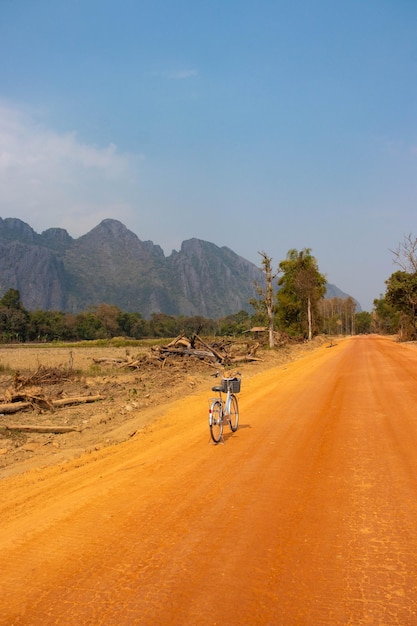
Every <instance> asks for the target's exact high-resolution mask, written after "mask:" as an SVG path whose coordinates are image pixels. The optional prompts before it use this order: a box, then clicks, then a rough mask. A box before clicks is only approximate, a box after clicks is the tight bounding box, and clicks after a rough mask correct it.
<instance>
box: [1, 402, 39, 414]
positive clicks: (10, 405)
mask: <svg viewBox="0 0 417 626" xmlns="http://www.w3.org/2000/svg"><path fill="white" fill-rule="evenodd" d="M32 406H33V405H32V404H31V403H30V402H7V403H6V404H0V413H4V414H6V413H7V414H9V413H18V412H19V411H25V410H26V409H30V408H31V407H32Z"/></svg>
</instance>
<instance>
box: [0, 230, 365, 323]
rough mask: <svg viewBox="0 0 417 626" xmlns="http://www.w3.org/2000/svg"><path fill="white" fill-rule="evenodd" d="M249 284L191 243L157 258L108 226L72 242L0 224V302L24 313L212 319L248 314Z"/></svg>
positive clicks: (241, 269)
mask: <svg viewBox="0 0 417 626" xmlns="http://www.w3.org/2000/svg"><path fill="white" fill-rule="evenodd" d="M255 281H256V282H259V283H262V282H263V281H264V276H263V273H262V271H261V270H260V269H259V268H258V267H257V266H256V265H254V264H253V263H251V262H250V261H248V260H246V259H244V258H243V257H241V256H239V255H237V254H236V253H235V252H233V250H231V249H230V248H227V247H225V246H224V247H219V246H217V245H216V244H214V243H211V242H208V241H204V240H201V239H197V238H191V239H188V240H186V241H183V242H182V244H181V247H180V250H179V251H176V250H173V251H172V252H171V254H170V255H169V256H165V254H164V252H163V250H162V248H161V247H160V246H159V245H157V244H154V243H153V242H152V241H149V240H148V241H141V240H140V239H139V238H138V236H137V235H136V234H135V233H133V232H132V231H130V230H129V229H128V228H126V226H125V225H124V224H122V223H121V222H119V221H118V220H114V219H105V220H102V222H100V224H98V225H97V226H95V227H94V228H93V229H91V230H90V231H89V232H87V233H86V234H84V235H82V236H80V237H78V238H73V237H71V235H69V234H68V232H67V231H66V230H65V229H62V228H48V229H47V230H45V231H43V232H42V233H41V234H38V233H36V232H35V231H34V230H33V228H32V227H31V226H29V224H27V223H25V222H23V221H22V220H20V219H18V218H4V219H2V218H0V297H1V296H2V295H3V294H4V293H5V292H6V291H7V290H8V289H11V288H13V289H18V290H19V293H20V297H21V301H22V304H23V305H24V306H25V308H27V309H28V310H38V309H39V310H60V311H65V312H69V313H78V312H81V311H84V310H86V309H88V308H89V307H92V306H97V305H98V304H101V303H104V302H105V303H106V304H111V305H115V306H117V307H118V308H120V309H121V310H123V311H126V312H132V311H137V312H140V313H141V314H142V315H143V317H145V318H149V317H150V316H151V315H152V313H158V312H161V313H165V314H168V315H173V316H178V315H185V316H193V315H201V316H203V317H208V318H212V319H218V318H220V317H224V316H226V315H230V314H233V313H236V312H238V311H240V310H247V311H248V312H251V311H252V307H251V305H250V304H249V300H250V299H251V298H253V297H256V291H255V287H254V283H255ZM329 288H330V290H331V291H332V292H333V293H337V294H338V295H337V296H336V297H349V296H348V295H347V294H344V293H343V292H342V291H341V290H340V289H339V288H338V287H336V286H335V285H328V291H329ZM359 308H360V307H359Z"/></svg>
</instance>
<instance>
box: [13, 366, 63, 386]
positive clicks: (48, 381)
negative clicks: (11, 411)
mask: <svg viewBox="0 0 417 626" xmlns="http://www.w3.org/2000/svg"><path fill="white" fill-rule="evenodd" d="M72 377H74V370H73V369H72V368H64V367H45V366H44V365H39V367H38V369H37V370H36V372H34V373H33V374H30V375H29V376H22V375H21V374H20V372H16V373H15V375H14V379H13V385H14V388H15V389H16V390H17V389H23V387H33V386H35V385H52V384H55V383H61V382H65V381H68V380H70V379H71V378H72Z"/></svg>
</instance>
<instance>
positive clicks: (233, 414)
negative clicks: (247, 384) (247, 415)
mask: <svg viewBox="0 0 417 626" xmlns="http://www.w3.org/2000/svg"><path fill="white" fill-rule="evenodd" d="M229 425H230V429H231V431H232V432H233V433H234V432H236V431H237V427H238V425H239V405H238V402H237V398H236V396H235V395H234V394H233V393H232V395H231V397H230V413H229Z"/></svg>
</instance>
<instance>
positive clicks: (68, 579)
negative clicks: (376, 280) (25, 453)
mask: <svg viewBox="0 0 417 626" xmlns="http://www.w3.org/2000/svg"><path fill="white" fill-rule="evenodd" d="M416 379H417V351H416V350H415V347H414V346H407V345H399V344H396V343H394V342H393V341H390V340H389V339H385V338H381V337H357V338H352V339H346V340H344V341H341V342H339V344H338V345H337V346H335V347H333V348H332V349H330V350H329V349H325V348H324V347H323V348H320V349H319V350H317V351H316V352H314V353H311V354H308V355H307V356H305V357H304V358H302V359H300V360H298V361H296V362H293V363H289V364H287V365H286V366H280V367H276V368H273V369H270V370H269V371H266V372H262V373H260V374H258V375H256V376H254V377H252V378H250V379H249V380H247V381H245V380H243V383H242V393H241V394H240V397H239V400H240V404H239V407H240V426H239V429H238V431H237V432H236V433H234V434H230V433H228V432H227V433H226V435H225V440H224V444H221V445H217V446H215V445H213V444H212V443H210V439H209V432H208V427H207V408H208V403H207V397H209V396H210V392H207V393H204V394H199V395H194V396H192V397H187V398H184V399H183V400H181V401H179V402H176V403H172V404H171V405H169V408H167V411H166V413H165V415H164V416H163V417H162V418H161V419H160V420H159V421H157V422H156V423H155V424H153V425H152V426H149V427H148V428H147V429H145V431H143V432H141V433H140V434H139V435H137V436H135V437H134V438H132V439H130V440H129V441H127V442H125V443H122V444H119V445H117V446H112V447H109V448H106V449H102V450H99V451H97V452H94V453H92V454H89V455H85V456H82V457H80V458H78V459H77V460H72V461H68V462H67V463H65V464H63V465H57V466H54V467H49V468H45V469H42V470H38V471H36V470H33V471H30V472H27V473H25V474H22V475H20V476H15V477H11V478H7V479H4V480H3V481H1V482H0V490H1V494H0V525H1V534H0V550H1V555H2V567H1V573H0V605H1V612H0V624H4V625H7V626H18V625H19V626H20V625H23V624H25V625H28V626H29V625H30V626H36V625H42V626H50V625H59V626H84V625H91V626H111V625H115V626H116V625H117V626H121V625H129V626H132V625H147V626H148V625H149V626H151V625H152V626H154V625H156V624H158V625H167V626H168V625H172V626H174V625H175V626H178V625H193V626H194V625H215V624H217V625H220V624H222V625H236V624H239V625H241V624H245V625H246V624H247V625H257V624H259V625H267V624H268V625H274V626H276V625H277V626H279V625H282V626H302V625H306V626H307V625H308V626H319V625H325V624H331V625H352V626H361V625H362V624H363V625H365V624H372V625H375V626H376V625H378V626H381V625H384V626H390V625H392V626H394V625H401V626H405V625H414V624H417V566H416V563H415V554H416V549H417V537H416V533H415V520H416V518H417V497H416V496H417V455H416V442H417V384H416ZM226 430H227V429H226Z"/></svg>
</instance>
